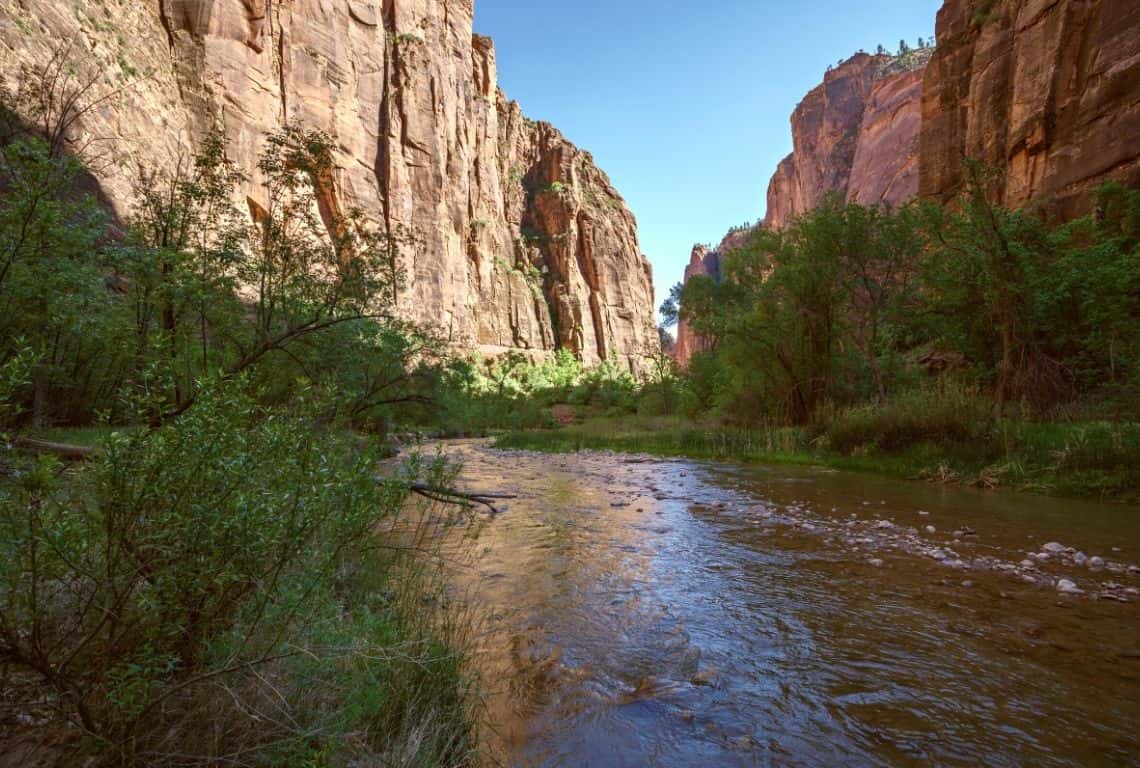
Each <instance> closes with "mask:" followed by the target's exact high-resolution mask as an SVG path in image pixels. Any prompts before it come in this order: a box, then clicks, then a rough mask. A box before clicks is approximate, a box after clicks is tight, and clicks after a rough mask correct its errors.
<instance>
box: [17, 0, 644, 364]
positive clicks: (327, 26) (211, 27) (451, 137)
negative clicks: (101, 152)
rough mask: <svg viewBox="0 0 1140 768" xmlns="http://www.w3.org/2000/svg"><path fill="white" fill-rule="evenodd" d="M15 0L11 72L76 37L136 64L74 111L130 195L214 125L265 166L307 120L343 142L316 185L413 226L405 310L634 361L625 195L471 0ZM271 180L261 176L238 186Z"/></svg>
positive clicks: (113, 73)
mask: <svg viewBox="0 0 1140 768" xmlns="http://www.w3.org/2000/svg"><path fill="white" fill-rule="evenodd" d="M20 5H22V6H25V7H24V8H13V7H12V6H13V4H5V5H4V6H3V7H0V39H3V40H4V41H5V43H6V46H5V47H4V48H3V49H0V64H2V65H3V70H2V71H3V74H4V77H5V79H6V80H8V81H9V83H12V82H13V81H14V80H15V78H17V77H18V76H19V72H20V67H21V66H22V65H32V66H35V65H37V64H43V63H44V62H45V61H47V59H48V58H49V57H50V56H51V54H52V51H53V50H55V49H57V48H58V47H59V46H60V45H61V44H62V43H63V42H65V41H74V47H73V52H72V56H73V60H74V63H75V65H76V66H77V67H78V68H80V69H81V70H83V71H84V72H85V73H86V72H97V71H98V72H102V73H104V74H105V76H106V78H107V81H108V87H110V86H112V85H114V84H125V83H128V82H129V83H131V84H130V85H129V87H127V88H126V89H124V90H123V91H122V93H121V94H119V95H117V96H116V97H115V98H114V99H112V100H110V101H108V102H107V103H106V104H105V105H103V106H102V107H101V108H100V109H99V110H97V111H95V112H94V113H92V114H91V115H88V116H86V117H85V119H84V121H83V123H82V124H81V125H80V126H79V130H80V132H81V133H83V134H85V135H86V136H89V137H95V138H98V139H101V140H103V141H102V142H101V146H103V147H104V148H105V151H106V152H107V154H108V156H109V159H111V160H112V162H109V163H105V164H101V165H105V166H106V167H105V168H103V169H102V170H101V171H100V182H101V183H102V185H103V187H104V189H105V191H106V192H107V194H108V196H109V197H110V199H111V201H112V202H113V204H114V205H115V206H116V208H117V209H119V211H118V212H119V213H121V214H125V213H129V210H130V208H131V205H132V201H133V192H132V181H133V179H134V178H135V176H136V174H137V169H138V168H139V167H140V166H147V167H150V168H170V167H172V166H173V165H174V163H175V162H177V158H178V157H179V156H180V155H183V154H186V153H189V152H190V151H192V148H193V146H194V143H195V140H196V139H198V138H200V137H201V136H202V135H203V134H204V133H205V132H206V131H208V130H209V129H210V128H211V127H212V126H215V125H220V126H222V127H223V130H224V132H225V134H226V137H227V142H228V152H229V154H230V156H231V158H232V159H234V160H235V161H236V162H237V163H238V165H239V166H241V167H242V169H243V170H244V171H245V172H246V173H247V175H248V176H250V177H251V178H252V179H255V180H256V162H257V157H258V154H259V152H260V151H261V148H262V146H263V143H264V139H265V136H266V135H267V134H268V133H270V132H272V131H274V130H277V129H279V128H280V127H282V126H283V125H284V124H286V122H292V123H301V124H304V125H305V126H306V127H309V128H317V129H321V130H324V131H326V132H328V133H329V134H330V135H332V136H333V137H334V138H335V140H336V142H337V144H338V145H339V156H338V168H337V171H336V174H335V178H334V179H333V180H332V183H331V185H330V188H328V189H324V190H321V193H322V198H323V200H322V202H323V205H324V206H325V207H330V208H334V209H335V208H337V207H339V208H340V209H342V210H343V209H348V208H352V207H359V208H361V209H362V210H363V211H364V212H365V213H366V214H367V215H368V216H370V217H371V218H372V219H373V220H374V221H375V222H376V223H377V224H381V225H385V226H389V227H396V226H401V227H403V228H405V229H406V230H408V231H410V232H411V233H412V234H413V235H414V237H415V238H416V239H417V241H418V246H417V247H415V248H414V249H413V252H412V253H410V254H409V258H408V263H407V265H406V268H407V273H408V287H407V291H406V293H405V294H404V295H403V296H402V297H401V310H402V312H403V313H404V314H406V315H407V316H409V317H410V318H412V319H415V320H418V321H420V322H422V323H425V324H429V325H432V326H434V327H436V328H438V329H440V331H441V332H442V333H444V334H445V336H446V337H447V338H448V339H450V340H451V342H452V343H453V344H455V345H456V346H457V347H459V348H462V349H465V350H482V351H485V352H488V353H497V352H500V351H503V350H506V349H525V350H531V351H533V352H534V353H536V354H540V353H544V352H546V351H549V350H553V349H557V348H566V349H570V350H571V351H573V352H575V353H576V354H578V355H579V356H580V357H581V358H582V359H583V360H584V361H586V362H588V363H594V362H597V361H599V360H600V359H603V358H605V357H609V356H611V355H615V356H617V357H619V358H621V359H624V360H625V361H626V362H627V363H628V364H629V365H630V366H631V367H634V368H637V367H639V366H640V364H641V360H642V355H643V354H644V353H645V352H647V351H650V350H653V349H654V348H655V347H656V345H657V344H658V337H657V333H656V329H655V327H654V318H653V287H652V280H651V276H650V270H649V265H648V263H647V261H646V260H645V258H644V257H643V256H642V254H641V251H640V248H639V246H638V241H637V229H636V223H635V221H634V218H633V216H632V214H631V213H630V212H629V210H628V209H627V208H626V206H625V204H624V202H623V200H622V198H621V197H620V196H619V195H618V193H617V192H616V191H615V190H614V188H613V186H612V185H611V184H610V182H609V180H608V179H607V178H606V176H605V174H604V173H602V172H601V171H600V170H599V169H598V168H597V167H596V166H595V165H594V163H593V160H592V158H591V157H590V155H589V154H587V153H585V152H582V151H580V150H579V149H577V148H576V147H574V146H573V145H572V144H570V143H569V142H568V141H566V139H565V138H563V137H562V135H561V134H559V133H558V131H556V130H555V129H554V128H553V127H551V126H549V125H547V124H544V123H535V122H532V121H530V120H527V119H526V118H525V117H524V116H523V114H522V112H521V110H520V109H519V107H518V106H517V105H516V104H514V103H513V102H509V101H507V100H506V99H505V98H504V97H503V95H502V93H501V92H500V91H499V89H498V86H497V83H496V77H497V75H496V65H495V54H494V48H493V46H492V44H491V41H490V40H487V39H485V38H481V37H478V36H474V35H473V34H472V16H473V13H474V7H473V3H472V0H279V1H278V2H270V1H269V0H153V1H152V2H145V3H144V2H139V0H100V2H94V1H91V2H88V1H87V0H26V2H23V3H21V4H20ZM29 20H32V21H31V23H29ZM260 194H261V192H260V189H259V187H258V185H257V184H256V183H251V184H250V185H249V187H248V188H246V189H244V190H242V198H248V201H247V200H246V199H240V200H236V201H235V202H236V203H239V204H241V205H243V207H245V206H246V205H247V204H248V203H254V204H257V203H259V195H260Z"/></svg>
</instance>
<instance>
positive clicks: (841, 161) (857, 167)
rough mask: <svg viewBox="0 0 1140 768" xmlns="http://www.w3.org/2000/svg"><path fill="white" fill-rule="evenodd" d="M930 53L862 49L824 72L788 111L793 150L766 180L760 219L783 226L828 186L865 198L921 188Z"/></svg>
mask: <svg viewBox="0 0 1140 768" xmlns="http://www.w3.org/2000/svg"><path fill="white" fill-rule="evenodd" d="M928 55H929V53H928V52H926V51H917V52H914V53H912V54H911V55H910V59H909V61H907V62H903V61H901V60H896V59H892V58H891V57H889V56H871V55H868V54H865V53H859V54H856V55H855V56H852V57H851V58H850V59H848V60H847V61H845V62H843V63H842V64H840V65H839V66H838V67H836V68H835V69H832V70H831V71H829V72H828V73H827V74H826V75H825V76H824V81H823V83H822V84H821V85H819V86H817V87H816V88H814V89H812V90H811V92H809V93H808V95H807V96H805V97H804V99H803V101H801V102H800V103H799V105H798V106H797V107H796V109H795V112H793V113H792V121H791V122H792V146H793V150H792V153H791V154H790V155H788V156H787V157H786V158H784V160H783V161H781V163H780V165H779V166H778V167H777V169H776V173H775V175H774V176H773V177H772V180H771V182H770V183H769V185H768V212H767V215H766V216H765V218H764V226H766V227H768V228H769V229H783V228H785V227H787V226H788V224H790V223H791V222H792V221H793V220H794V219H795V218H797V217H798V216H801V215H803V214H804V213H806V212H808V211H810V210H812V209H813V208H815V207H816V206H817V205H819V203H820V202H821V201H822V200H823V197H824V195H827V194H829V193H835V194H838V195H839V196H840V197H842V198H844V199H846V200H851V201H853V202H858V203H862V204H865V205H866V204H872V203H888V204H892V205H894V204H897V203H899V202H902V201H904V200H907V199H909V198H911V197H914V196H915V195H916V194H917V193H918V141H919V128H920V124H921V116H922V111H921V106H922V102H921V96H922V79H923V68H924V66H925V64H926V60H927V58H928ZM900 65H902V66H900Z"/></svg>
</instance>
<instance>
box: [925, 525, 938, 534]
mask: <svg viewBox="0 0 1140 768" xmlns="http://www.w3.org/2000/svg"><path fill="white" fill-rule="evenodd" d="M937 530H938V529H937V528H935V527H934V526H933V525H928V526H926V532H927V533H934V532H935V531H937Z"/></svg>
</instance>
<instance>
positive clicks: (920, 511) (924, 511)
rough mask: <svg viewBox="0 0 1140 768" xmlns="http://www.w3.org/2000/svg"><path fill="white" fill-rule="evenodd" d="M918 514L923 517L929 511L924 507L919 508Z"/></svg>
mask: <svg viewBox="0 0 1140 768" xmlns="http://www.w3.org/2000/svg"><path fill="white" fill-rule="evenodd" d="M918 514H920V515H922V516H923V517H926V516H927V515H929V514H930V513H929V512H927V511H926V510H925V509H920V510H918Z"/></svg>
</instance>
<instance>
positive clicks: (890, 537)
mask: <svg viewBox="0 0 1140 768" xmlns="http://www.w3.org/2000/svg"><path fill="white" fill-rule="evenodd" d="M447 450H448V451H449V452H450V453H452V454H453V455H454V456H455V457H456V458H459V459H461V460H462V461H463V462H464V471H463V474H462V477H461V482H462V483H463V484H465V485H469V486H471V487H479V488H484V489H502V490H506V489H509V490H511V491H512V492H516V493H518V494H519V495H520V498H518V499H517V500H515V501H512V502H511V504H510V507H509V509H508V510H507V511H506V513H505V514H503V515H502V516H500V517H498V518H496V519H494V520H492V521H490V522H489V523H488V524H487V525H486V526H485V528H484V530H483V531H482V532H481V534H480V537H479V538H478V540H477V541H476V542H475V543H474V544H472V543H471V542H470V541H464V542H460V541H458V540H457V542H456V547H457V548H470V547H472V546H474V547H476V549H477V552H478V556H477V557H476V558H474V566H473V567H472V568H470V569H465V570H459V571H457V572H456V575H455V578H456V580H457V583H458V584H459V586H460V587H462V588H464V589H468V590H470V591H472V592H473V593H474V594H476V595H477V597H478V600H479V602H480V605H481V606H483V610H484V611H485V612H486V614H487V616H488V617H490V620H491V631H490V632H488V633H487V634H486V635H485V636H484V641H483V644H482V646H481V653H480V656H479V662H478V663H479V666H480V668H481V671H482V674H483V677H484V680H485V682H486V683H488V685H489V688H490V691H491V695H490V698H489V701H488V709H489V717H490V720H491V725H492V726H493V730H494V733H493V735H492V736H491V737H490V740H491V743H492V746H493V748H494V750H495V751H496V752H497V753H498V754H499V755H501V756H502V759H503V761H504V762H505V763H507V764H509V765H520V766H531V765H567V766H571V765H574V766H576V765H591V766H625V765H628V766H645V765H660V766H691V765H702V764H703V765H717V766H722V765H723V766H732V765H741V766H756V765H780V766H783V765H931V764H937V765H961V766H973V765H979V764H986V765H993V766H1006V765H1008V766H1020V765H1034V766H1054V765H1056V766H1061V765H1140V757H1138V756H1140V739H1138V738H1137V735H1136V723H1137V722H1138V717H1140V646H1138V642H1140V640H1138V638H1140V632H1138V630H1140V624H1138V622H1137V616H1138V613H1137V608H1138V606H1137V604H1136V603H1117V602H1111V601H1109V600H1105V599H1093V597H1096V596H1099V594H1100V593H1099V592H1097V591H1096V590H1097V589H1100V588H1101V586H1098V585H1099V584H1100V583H1101V582H1106V581H1107V580H1108V578H1109V577H1110V576H1111V578H1113V579H1116V582H1107V583H1113V584H1117V582H1119V583H1118V584H1117V586H1119V587H1120V588H1121V589H1124V588H1125V587H1127V586H1135V584H1136V581H1137V580H1136V575H1135V574H1132V573H1128V572H1127V570H1126V569H1124V570H1123V571H1122V572H1120V573H1117V574H1108V573H1104V574H1099V575H1098V574H1088V573H1081V574H1080V575H1079V578H1080V580H1081V584H1082V585H1083V586H1085V587H1086V594H1085V595H1084V596H1062V595H1059V594H1058V593H1057V591H1056V590H1055V589H1054V588H1053V586H1052V583H1053V582H1052V581H1051V579H1053V578H1054V576H1055V575H1056V574H1052V575H1051V574H1050V573H1049V572H1048V571H1047V570H1046V566H1044V565H1042V566H1041V567H1040V568H1037V566H1036V565H1035V566H1034V568H1035V570H1034V571H1033V572H1032V573H1033V578H1032V579H1028V578H1026V574H1025V573H1024V572H1023V571H1021V570H1019V569H1018V567H1017V566H1014V565H1011V564H1013V563H1017V562H1018V561H1020V560H1022V558H1024V557H1025V550H1035V549H1036V548H1038V547H1039V546H1040V544H1041V543H1043V542H1045V541H1050V540H1059V541H1062V542H1065V543H1066V544H1068V543H1071V544H1072V545H1073V546H1075V547H1078V546H1079V547H1081V548H1083V549H1084V550H1085V551H1088V552H1089V553H1090V554H1092V553H1094V552H1098V553H1099V552H1103V553H1105V555H1106V556H1107V557H1109V558H1110V559H1111V560H1112V561H1113V562H1114V563H1115V564H1117V567H1120V568H1123V565H1119V564H1122V563H1131V562H1135V560H1136V559H1137V558H1138V557H1140V535H1138V532H1137V526H1136V525H1135V522H1134V521H1135V519H1136V518H1135V515H1136V514H1137V512H1138V510H1136V509H1135V508H1131V509H1129V508H1124V507H1112V506H1100V505H1095V504H1087V505H1075V504H1072V503H1070V502H1057V501H1049V500H1043V499H1035V498H1031V497H1014V496H1001V495H994V494H990V495H983V494H974V493H969V492H959V491H952V490H947V489H938V488H930V487H927V486H923V485H919V484H913V483H898V482H891V481H885V480H879V479H872V478H865V477H859V476H852V475H844V474H839V473H826V472H812V471H799V470H789V471H785V470H771V469H761V468H743V467H733V466H727V465H719V466H718V465H712V464H699V463H693V462H685V461H659V460H643V459H642V460H629V459H626V458H622V457H615V456H610V455H604V454H587V455H579V456H561V457H550V456H540V455H532V454H526V453H513V452H512V453H501V452H496V451H493V450H490V449H489V448H487V447H486V446H484V445H482V444H479V443H462V444H452V445H449V446H448V447H447ZM920 513H924V514H920ZM927 525H930V526H932V527H934V529H935V531H936V532H935V533H932V534H931V533H927V532H926V526H927ZM939 548H944V549H945V551H946V552H948V553H952V555H953V557H952V558H943V559H941V560H938V559H934V557H933V556H929V555H930V553H931V552H932V551H935V550H937V549H939ZM1114 549H1115V550H1117V551H1115V552H1114ZM1129 558H1131V560H1129ZM1050 567H1052V564H1051V565H1050ZM1057 567H1061V566H1060V565H1059V564H1058V566H1057ZM1074 578H1078V576H1074ZM1098 579H1099V582H1098ZM1031 582H1032V583H1031ZM1121 594H1124V593H1121Z"/></svg>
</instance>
